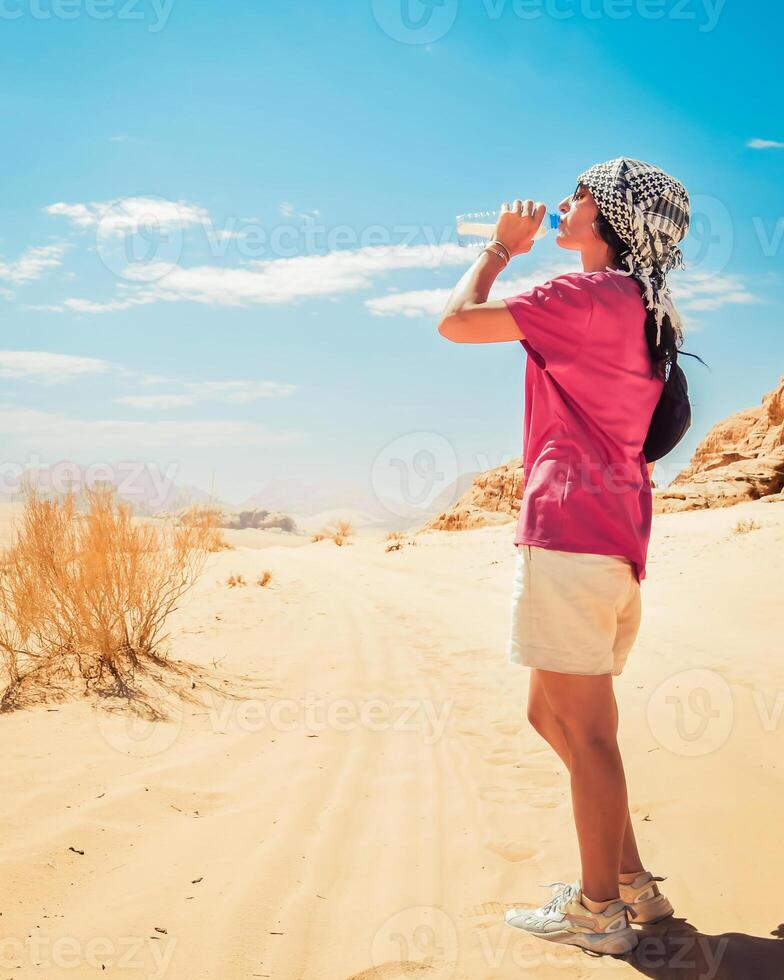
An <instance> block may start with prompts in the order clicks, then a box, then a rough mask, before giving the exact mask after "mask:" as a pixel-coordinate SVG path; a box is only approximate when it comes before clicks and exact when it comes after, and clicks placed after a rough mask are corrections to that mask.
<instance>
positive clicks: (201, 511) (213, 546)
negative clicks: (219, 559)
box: [180, 506, 232, 551]
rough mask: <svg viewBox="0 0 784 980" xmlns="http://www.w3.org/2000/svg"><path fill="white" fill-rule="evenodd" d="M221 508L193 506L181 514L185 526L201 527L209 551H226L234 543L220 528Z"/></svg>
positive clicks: (181, 522) (181, 520) (181, 521)
mask: <svg viewBox="0 0 784 980" xmlns="http://www.w3.org/2000/svg"><path fill="white" fill-rule="evenodd" d="M219 521H220V510H219V509H218V508H217V507H205V506H193V507H189V508H188V509H187V510H186V511H184V513H182V514H181V515H180V524H182V526H183V527H196V528H201V530H202V531H203V533H204V541H205V546H206V548H207V551H224V550H226V549H230V548H231V547H232V545H230V544H229V542H228V541H227V540H226V538H225V536H224V534H223V531H222V530H221V528H220V524H219Z"/></svg>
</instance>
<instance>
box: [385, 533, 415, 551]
mask: <svg viewBox="0 0 784 980" xmlns="http://www.w3.org/2000/svg"><path fill="white" fill-rule="evenodd" d="M384 540H385V541H386V543H387V546H386V548H384V551H400V550H401V549H402V547H403V545H404V544H405V545H410V546H411V545H415V544H416V541H414V540H413V539H411V540H406V536H405V534H403V532H402V531H390V532H389V534H388V535H387V536H386V538H385V539H384Z"/></svg>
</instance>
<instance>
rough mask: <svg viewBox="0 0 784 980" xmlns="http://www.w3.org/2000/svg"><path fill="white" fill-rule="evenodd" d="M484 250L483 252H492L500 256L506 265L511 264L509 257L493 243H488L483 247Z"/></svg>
mask: <svg viewBox="0 0 784 980" xmlns="http://www.w3.org/2000/svg"><path fill="white" fill-rule="evenodd" d="M482 251H483V252H492V253H493V255H497V256H498V258H499V259H500V260H501V261H502V262H503V263H504V265H505V266H506V265H508V264H509V259H508V258H507V257H506V256H505V255H504V253H503V252H502V251H501V250H500V249H498V248H494V247H493V246H492V245H486V246H485V247H484V248H483V249H482Z"/></svg>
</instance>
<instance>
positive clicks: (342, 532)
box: [310, 521, 354, 547]
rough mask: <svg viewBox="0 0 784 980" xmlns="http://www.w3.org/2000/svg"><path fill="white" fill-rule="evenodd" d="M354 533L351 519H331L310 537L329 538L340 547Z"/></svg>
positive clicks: (314, 538)
mask: <svg viewBox="0 0 784 980" xmlns="http://www.w3.org/2000/svg"><path fill="white" fill-rule="evenodd" d="M353 533H354V528H353V526H352V524H351V521H333V522H332V523H331V524H327V525H325V526H324V527H322V528H321V530H320V531H316V533H315V534H314V535H313V536H312V538H311V539H310V540H311V541H324V540H326V539H329V540H331V541H334V542H335V544H336V545H338V546H339V547H342V546H343V545H344V544H345V543H346V542H347V541H348V539H349V537H350V536H351V535H352V534H353Z"/></svg>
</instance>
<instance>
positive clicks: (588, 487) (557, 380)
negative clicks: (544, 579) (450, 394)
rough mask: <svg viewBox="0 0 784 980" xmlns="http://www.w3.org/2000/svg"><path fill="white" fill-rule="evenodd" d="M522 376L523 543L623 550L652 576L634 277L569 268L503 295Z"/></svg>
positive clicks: (647, 392)
mask: <svg viewBox="0 0 784 980" xmlns="http://www.w3.org/2000/svg"><path fill="white" fill-rule="evenodd" d="M504 302H505V303H506V305H507V308H508V309H509V312H510V313H511V314H512V316H513V317H514V319H515V322H516V323H517V324H518V326H519V327H520V329H521V331H522V333H523V334H524V338H523V339H521V341H520V343H521V344H522V345H523V347H524V348H525V350H526V352H527V354H528V357H527V359H526V362H527V363H526V370H525V421H524V431H523V473H524V475H525V488H524V490H523V499H522V503H521V506H520V513H519V516H518V521H517V531H516V534H515V538H514V543H515V544H534V545H539V546H540V547H544V548H555V549H557V550H560V551H579V552H589V553H593V554H601V555H620V556H623V557H625V558H627V559H628V560H629V561H631V562H632V563H633V565H634V568H635V574H636V576H637V581H638V582H639V581H642V579H644V578H645V560H646V555H647V551H648V541H649V539H650V533H651V518H652V511H653V508H652V495H651V484H650V478H649V476H648V468H647V464H646V462H645V457H644V456H643V452H642V446H643V443H644V441H645V437H646V435H647V434H648V426H649V425H650V420H651V416H652V415H653V411H654V409H655V407H656V404H657V402H658V401H659V396H660V395H661V392H662V388H663V382H662V381H661V380H660V379H659V378H658V377H651V359H650V354H649V353H648V345H647V342H646V339H645V315H646V313H645V307H644V304H643V301H642V297H641V295H640V288H639V286H638V285H637V282H636V281H635V280H634V279H632V278H630V277H628V276H623V275H620V274H619V273H617V272H613V271H603V272H568V273H566V274H564V275H560V276H555V277H554V278H553V279H551V280H550V281H549V282H546V283H544V285H542V286H534V288H533V289H530V290H528V291H527V292H524V293H520V294H519V295H518V296H510V297H508V298H507V299H505V300H504Z"/></svg>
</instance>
